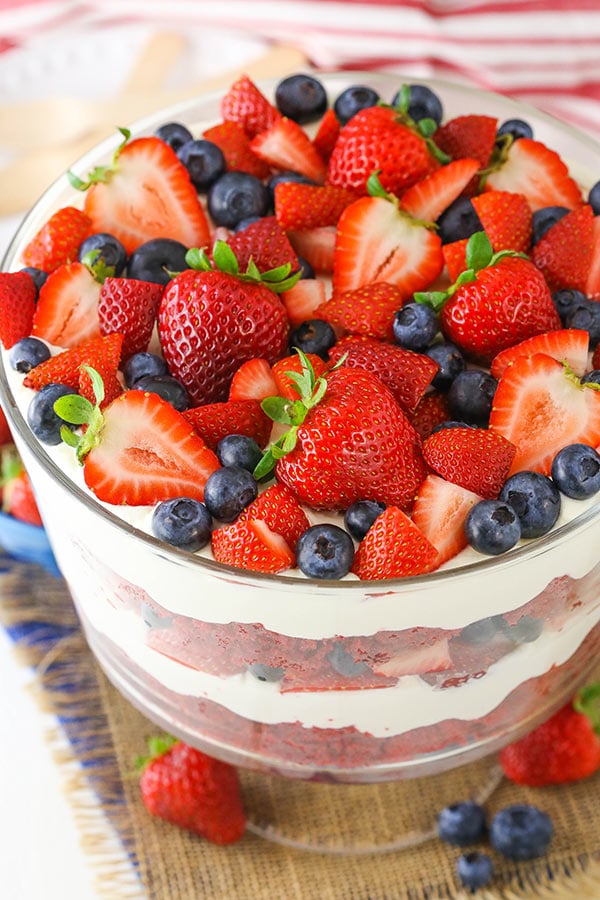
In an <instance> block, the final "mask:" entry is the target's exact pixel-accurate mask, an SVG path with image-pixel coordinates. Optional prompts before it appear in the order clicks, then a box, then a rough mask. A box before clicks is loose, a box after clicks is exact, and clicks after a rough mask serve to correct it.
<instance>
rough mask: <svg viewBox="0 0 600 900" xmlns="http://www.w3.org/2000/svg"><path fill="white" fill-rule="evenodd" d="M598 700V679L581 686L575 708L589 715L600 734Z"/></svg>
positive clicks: (599, 698)
mask: <svg viewBox="0 0 600 900" xmlns="http://www.w3.org/2000/svg"><path fill="white" fill-rule="evenodd" d="M598 700H600V682H598V681H596V682H594V683H593V684H588V685H586V686H585V687H583V688H581V690H580V691H579V693H578V694H577V696H576V697H575V699H574V700H573V709H575V710H576V711H577V712H580V713H583V715H584V716H587V717H588V719H589V720H590V722H591V723H592V728H593V729H594V731H595V732H596V734H600V703H598Z"/></svg>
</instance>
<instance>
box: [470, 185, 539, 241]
mask: <svg viewBox="0 0 600 900" xmlns="http://www.w3.org/2000/svg"><path fill="white" fill-rule="evenodd" d="M472 203H473V206H474V207H475V212H476V213H477V215H478V216H479V221H480V222H481V224H482V225H483V230H484V231H485V233H486V234H487V236H488V237H489V239H490V243H491V245H492V248H493V249H494V252H495V253H497V252H499V251H500V250H514V251H516V252H517V253H527V252H528V251H529V248H530V246H531V235H532V231H533V228H532V219H533V213H532V211H531V207H530V206H529V203H528V202H527V199H526V197H524V196H523V194H512V193H510V192H509V191H486V192H484V193H483V194H479V195H478V196H477V197H473V199H472Z"/></svg>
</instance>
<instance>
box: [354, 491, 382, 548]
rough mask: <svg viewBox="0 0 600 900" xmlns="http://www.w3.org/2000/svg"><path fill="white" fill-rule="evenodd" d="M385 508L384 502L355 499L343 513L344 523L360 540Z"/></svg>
mask: <svg viewBox="0 0 600 900" xmlns="http://www.w3.org/2000/svg"><path fill="white" fill-rule="evenodd" d="M384 509H385V503H379V502H378V501H377V500H355V501H354V503H351V504H350V506H349V507H348V509H347V510H346V512H345V513H344V525H345V527H346V530H347V531H349V532H350V534H351V535H352V537H353V538H356V540H357V541H362V539H363V538H364V536H365V534H366V533H367V531H368V530H369V528H370V527H371V525H372V524H373V522H374V521H375V519H376V518H377V517H378V516H380V515H381V513H382V512H383V511H384Z"/></svg>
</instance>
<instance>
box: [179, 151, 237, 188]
mask: <svg viewBox="0 0 600 900" xmlns="http://www.w3.org/2000/svg"><path fill="white" fill-rule="evenodd" d="M177 156H178V157H179V159H180V160H181V162H182V163H183V164H184V166H185V167H186V169H187V170H188V174H189V176H190V179H191V181H192V184H193V185H194V187H195V188H196V190H197V191H200V192H201V193H203V192H204V191H207V190H208V189H209V187H210V186H211V184H213V183H214V182H215V181H216V180H217V178H219V177H220V176H221V175H222V174H223V173H224V172H225V169H226V168H227V163H226V161H225V156H224V155H223V151H222V150H221V148H220V147H217V145H216V144H213V142H212V141H205V140H197V141H195V140H192V141H186V142H185V144H182V145H181V147H180V148H179V149H178V150H177Z"/></svg>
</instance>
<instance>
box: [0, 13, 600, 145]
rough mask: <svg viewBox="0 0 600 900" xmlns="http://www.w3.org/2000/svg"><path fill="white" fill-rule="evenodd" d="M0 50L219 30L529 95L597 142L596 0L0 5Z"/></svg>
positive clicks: (330, 64)
mask: <svg viewBox="0 0 600 900" xmlns="http://www.w3.org/2000/svg"><path fill="white" fill-rule="evenodd" d="M2 10H3V12H2V13H1V14H0V50H1V49H2V47H4V48H6V49H7V50H10V47H12V46H14V45H15V44H17V45H19V44H22V43H23V42H26V41H27V40H30V39H31V38H32V37H33V36H38V37H39V35H40V34H46V35H48V37H51V36H52V33H53V32H54V31H57V30H60V29H65V28H78V29H94V30H96V29H101V28H102V29H103V28H110V27H114V26H115V25H117V24H123V23H127V22H134V21H135V22H139V21H144V22H148V23H150V22H152V23H154V24H155V25H156V26H157V27H161V28H165V29H185V28H186V27H189V26H190V25H193V26H198V25H202V24H206V25H207V26H218V27H219V28H228V29H231V31H232V33H237V34H240V33H242V34H253V35H256V36H261V37H264V38H265V39H267V40H269V41H280V42H286V43H288V44H292V45H296V46H298V47H299V48H300V49H301V50H302V51H303V52H304V53H305V54H306V56H307V57H308V59H309V60H310V61H311V63H312V64H313V65H314V66H315V67H316V68H317V69H326V70H331V69H337V68H344V69H385V70H387V71H398V72H402V73H403V74H406V75H407V76H410V77H419V76H421V77H425V76H436V77H440V78H445V79H447V80H452V81H457V82H461V83H470V84H475V85H478V86H480V87H483V88H486V89H490V90H495V91H499V92H501V93H504V94H507V95H510V96H513V97H516V98H519V99H522V100H527V101H529V102H530V103H533V104H534V105H536V106H538V107H540V108H541V109H544V110H546V111H547V112H550V113H552V114H554V115H556V116H558V117H559V118H562V119H565V120H567V121H570V122H572V123H573V124H576V125H578V126H579V127H580V128H582V129H584V130H587V131H588V132H591V133H592V134H594V135H596V136H597V137H600V2H599V0H546V2H544V0H408V2H396V0H379V2H363V0H221V2H218V0H169V2H168V3H165V2H164V0H95V2H93V0H89V2H82V3H75V4H74V3H70V2H52V0H12V2H11V0H4V2H3V4H2Z"/></svg>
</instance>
